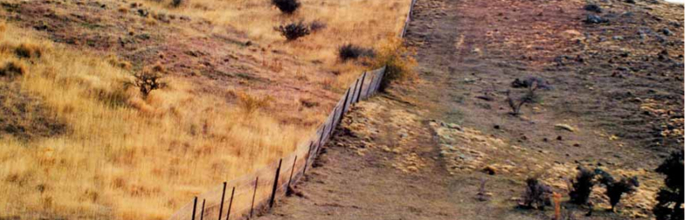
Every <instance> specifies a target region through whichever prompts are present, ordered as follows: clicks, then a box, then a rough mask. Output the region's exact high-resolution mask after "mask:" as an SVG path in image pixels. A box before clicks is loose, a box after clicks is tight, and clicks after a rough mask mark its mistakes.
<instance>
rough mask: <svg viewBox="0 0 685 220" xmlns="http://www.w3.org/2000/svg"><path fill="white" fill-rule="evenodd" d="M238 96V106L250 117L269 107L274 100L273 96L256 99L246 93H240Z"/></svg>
mask: <svg viewBox="0 0 685 220" xmlns="http://www.w3.org/2000/svg"><path fill="white" fill-rule="evenodd" d="M236 96H237V97H238V105H239V106H240V108H241V109H242V110H243V111H245V113H246V114H248V115H249V114H252V113H254V112H255V111H257V110H259V109H263V108H266V107H268V106H269V103H271V101H272V100H273V98H271V96H262V97H256V96H252V95H250V94H247V93H244V92H238V93H237V94H236Z"/></svg>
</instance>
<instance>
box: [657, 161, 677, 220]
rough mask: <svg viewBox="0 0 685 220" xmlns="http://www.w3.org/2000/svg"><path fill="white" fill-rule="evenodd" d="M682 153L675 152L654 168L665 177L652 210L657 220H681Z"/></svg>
mask: <svg viewBox="0 0 685 220" xmlns="http://www.w3.org/2000/svg"><path fill="white" fill-rule="evenodd" d="M684 171H685V169H684V167H683V152H682V151H676V152H673V153H671V156H670V157H669V158H667V159H666V160H664V162H663V163H662V164H661V165H659V167H658V168H656V172H658V173H661V174H664V175H666V179H664V184H665V185H666V187H662V188H661V189H660V190H659V193H658V194H657V196H656V201H657V204H656V205H655V206H654V208H653V209H652V212H653V213H654V215H655V216H656V219H657V220H683V219H684V216H683V215H684V213H683V208H682V205H683V198H685V194H684V193H683V192H684V191H683V172H684Z"/></svg>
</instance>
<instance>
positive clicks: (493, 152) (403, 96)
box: [262, 0, 683, 219]
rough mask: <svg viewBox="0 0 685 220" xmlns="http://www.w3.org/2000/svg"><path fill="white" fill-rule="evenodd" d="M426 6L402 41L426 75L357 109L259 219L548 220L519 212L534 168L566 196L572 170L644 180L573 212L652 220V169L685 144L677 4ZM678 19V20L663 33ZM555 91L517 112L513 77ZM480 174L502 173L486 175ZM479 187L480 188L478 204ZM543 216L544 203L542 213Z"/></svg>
mask: <svg viewBox="0 0 685 220" xmlns="http://www.w3.org/2000/svg"><path fill="white" fill-rule="evenodd" d="M585 5H586V2H585V1H523V0H502V1H476V0H419V1H418V3H417V5H416V8H415V11H414V15H413V21H412V22H411V24H410V28H409V31H408V36H407V43H408V44H409V45H414V46H416V47H417V52H418V54H417V55H416V57H417V60H418V61H419V67H418V72H419V75H420V78H421V79H420V80H418V81H417V82H415V83H413V85H399V86H395V87H393V88H392V89H391V90H390V92H389V93H388V94H385V95H382V96H381V97H377V98H373V99H372V100H369V101H368V102H365V103H361V104H359V105H358V106H356V107H355V110H354V111H353V112H352V113H351V114H349V115H348V116H347V118H345V120H344V123H343V125H342V127H341V128H340V129H339V131H338V133H337V135H336V137H335V138H334V139H333V141H332V142H331V143H330V144H328V145H327V146H326V148H325V149H327V150H326V152H325V153H324V154H322V155H321V158H320V159H319V160H320V161H319V162H318V163H320V164H319V165H320V167H316V168H314V169H312V171H311V173H310V174H309V175H308V176H307V178H306V179H307V180H306V181H305V182H304V183H302V184H301V185H299V186H298V189H297V190H298V191H301V192H303V194H304V197H292V198H286V199H283V200H281V202H280V203H279V205H278V207H277V208H276V209H274V210H273V211H272V213H270V214H267V215H266V216H264V217H262V218H263V219H549V218H550V216H551V215H552V212H551V211H547V212H542V211H528V210H520V209H517V208H515V207H516V205H517V203H518V202H519V201H520V196H521V194H522V193H523V189H524V188H523V186H524V180H525V178H527V177H531V176H537V177H539V178H540V179H542V181H543V182H545V183H547V184H549V185H551V186H552V187H553V190H554V191H555V192H559V193H561V194H562V195H563V196H564V199H563V201H568V196H567V194H568V189H567V186H566V183H567V181H568V179H570V178H573V176H574V175H575V173H576V171H575V168H576V167H577V166H584V167H587V168H591V169H594V168H601V169H603V170H605V171H608V172H609V173H611V174H613V175H614V176H615V177H617V178H619V177H623V176H637V177H638V179H639V181H640V182H641V183H642V184H641V185H640V187H639V189H638V191H637V192H636V193H634V194H631V195H625V196H624V199H623V200H622V202H621V204H620V205H619V208H618V210H619V211H618V212H617V213H614V212H610V211H606V208H607V207H608V202H607V199H606V196H604V195H603V189H602V187H599V186H596V187H595V190H594V193H593V196H592V197H591V201H592V202H593V203H594V204H596V205H595V206H594V210H593V211H594V214H593V215H592V216H591V217H586V216H584V214H585V213H586V212H588V208H587V207H578V206H574V205H571V204H567V203H566V202H564V203H563V204H562V206H564V210H570V211H572V212H573V213H574V214H573V215H574V216H575V217H576V219H585V218H587V219H625V218H648V217H649V216H650V215H651V210H650V209H651V207H652V206H653V204H654V197H655V194H654V193H655V192H656V190H657V189H658V188H659V187H661V186H662V178H663V176H660V175H658V174H656V173H655V172H654V171H653V170H654V169H655V168H656V166H657V165H658V164H659V163H660V162H661V161H662V160H663V158H664V157H665V156H666V155H667V154H668V153H669V152H670V151H673V150H681V149H682V143H683V136H682V135H683V133H682V127H683V96H682V93H683V75H682V73H683V21H682V20H681V18H682V14H683V7H682V5H674V4H667V3H664V2H661V1H637V3H636V4H630V3H626V2H624V1H601V3H599V5H600V7H601V8H602V9H603V12H602V13H599V14H598V15H599V16H601V17H602V18H604V19H607V20H608V22H606V23H601V24H588V23H585V20H586V17H587V16H588V14H595V13H594V12H589V11H585V10H583V7H584V6H585ZM666 29H668V30H666ZM529 77H537V78H539V79H541V82H544V84H547V85H549V87H550V88H549V89H539V90H536V98H535V102H534V103H531V104H528V105H524V107H523V108H522V111H521V115H519V116H513V115H511V114H509V111H510V109H509V106H508V104H507V101H505V100H506V98H507V95H506V94H507V91H510V92H512V93H513V94H514V97H516V96H520V95H521V94H523V93H525V91H527V89H524V88H513V87H512V81H514V80H515V79H517V78H518V79H521V80H525V79H527V78H529ZM482 170H486V171H488V172H492V173H494V174H493V175H488V174H485V172H482ZM482 181H485V183H486V184H485V186H486V187H485V191H486V193H485V195H486V196H485V197H487V200H488V201H479V200H477V199H476V198H477V194H478V192H479V187H480V184H481V182H482ZM548 210H549V209H548Z"/></svg>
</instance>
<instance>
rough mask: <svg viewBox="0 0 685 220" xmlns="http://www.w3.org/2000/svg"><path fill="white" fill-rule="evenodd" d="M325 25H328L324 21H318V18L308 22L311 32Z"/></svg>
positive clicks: (321, 28)
mask: <svg viewBox="0 0 685 220" xmlns="http://www.w3.org/2000/svg"><path fill="white" fill-rule="evenodd" d="M327 26H328V25H326V23H325V22H323V21H320V20H315V21H312V23H310V24H309V30H311V31H312V32H317V31H320V30H323V29H324V28H326V27H327Z"/></svg>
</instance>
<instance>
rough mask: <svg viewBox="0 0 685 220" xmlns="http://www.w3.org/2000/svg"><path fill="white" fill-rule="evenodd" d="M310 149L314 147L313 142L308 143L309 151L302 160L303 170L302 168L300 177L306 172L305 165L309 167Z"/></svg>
mask: <svg viewBox="0 0 685 220" xmlns="http://www.w3.org/2000/svg"><path fill="white" fill-rule="evenodd" d="M312 147H314V141H310V142H309V151H307V157H306V158H305V159H304V168H302V176H304V174H305V173H306V172H307V165H309V158H310V157H311V155H312Z"/></svg>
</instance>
